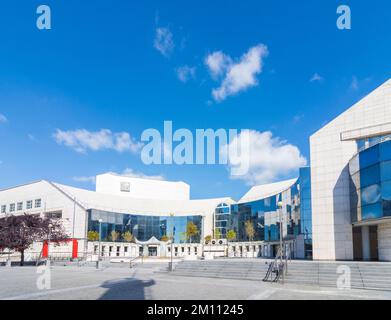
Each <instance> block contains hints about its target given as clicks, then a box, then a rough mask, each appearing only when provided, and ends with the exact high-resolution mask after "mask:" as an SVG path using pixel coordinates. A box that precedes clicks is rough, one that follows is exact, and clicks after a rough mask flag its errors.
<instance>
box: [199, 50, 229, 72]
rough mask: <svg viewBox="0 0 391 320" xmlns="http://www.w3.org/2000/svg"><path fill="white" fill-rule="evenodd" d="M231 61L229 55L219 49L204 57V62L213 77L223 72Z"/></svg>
mask: <svg viewBox="0 0 391 320" xmlns="http://www.w3.org/2000/svg"><path fill="white" fill-rule="evenodd" d="M231 63H232V59H231V57H229V56H228V55H226V54H224V53H223V52H221V51H216V52H213V53H211V54H209V55H208V56H207V57H206V58H205V64H206V66H207V67H208V69H209V72H210V73H211V75H212V77H213V78H215V79H216V78H217V77H219V76H221V75H222V74H224V73H225V71H226V70H227V68H228V66H229V65H230V64H231Z"/></svg>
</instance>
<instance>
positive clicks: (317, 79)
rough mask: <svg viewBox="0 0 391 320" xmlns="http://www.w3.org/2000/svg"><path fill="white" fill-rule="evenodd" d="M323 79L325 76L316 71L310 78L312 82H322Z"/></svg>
mask: <svg viewBox="0 0 391 320" xmlns="http://www.w3.org/2000/svg"><path fill="white" fill-rule="evenodd" d="M323 80H324V78H323V77H322V76H321V75H320V74H319V73H314V75H313V76H312V77H311V79H310V82H315V81H318V82H321V81H323Z"/></svg>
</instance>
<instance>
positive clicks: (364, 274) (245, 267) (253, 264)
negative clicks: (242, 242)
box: [170, 259, 391, 291]
mask: <svg viewBox="0 0 391 320" xmlns="http://www.w3.org/2000/svg"><path fill="white" fill-rule="evenodd" d="M267 262H270V260H265V259H215V260H197V261H183V262H181V263H178V264H177V265H176V267H175V269H174V271H173V272H172V273H170V274H171V275H180V276H188V277H208V278H225V279H239V280H251V281H262V279H263V278H264V276H265V274H266V272H267V269H268V265H267V264H266V263H267ZM338 270H339V271H340V272H341V271H343V272H344V274H345V272H346V271H347V270H348V271H349V272H350V275H351V277H350V284H351V287H352V288H356V289H373V290H386V291H391V263H387V262H350V261H349V262H346V261H341V262H323V261H322V262H318V261H298V260H293V261H290V262H289V264H288V272H287V275H286V276H285V279H284V283H286V284H299V285H312V286H320V287H334V288H337V280H338V278H339V277H340V276H341V275H342V274H341V273H337V271H338Z"/></svg>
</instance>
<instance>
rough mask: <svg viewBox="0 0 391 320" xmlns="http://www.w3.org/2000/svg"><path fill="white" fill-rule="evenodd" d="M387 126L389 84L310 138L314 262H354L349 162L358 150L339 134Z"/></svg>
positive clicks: (389, 119)
mask: <svg viewBox="0 0 391 320" xmlns="http://www.w3.org/2000/svg"><path fill="white" fill-rule="evenodd" d="M387 122H391V80H389V81H388V82H386V83H385V84H383V85H382V86H381V87H379V88H377V89H376V90H375V91H373V92H372V93H371V94H369V95H368V96H366V97H365V98H363V99H362V100H361V101H359V102H358V103H357V104H355V105H354V106H353V107H351V108H350V109H348V110H347V111H345V112H344V113H343V114H341V115H340V116H338V117H337V118H335V119H334V120H333V121H331V122H330V123H329V124H327V125H326V126H324V127H323V128H321V129H320V130H319V131H318V132H316V133H315V134H314V135H312V136H311V137H310V149H311V151H310V153H311V184H312V185H311V188H312V225H313V257H314V259H315V260H328V259H330V260H351V259H353V240H352V226H351V221H350V220H351V219H350V201H349V179H350V178H349V172H348V162H349V160H350V159H351V158H352V157H353V155H354V154H355V153H356V152H357V147H356V143H355V142H354V141H341V133H343V132H346V131H349V130H357V129H360V128H365V127H370V126H376V125H380V124H384V123H387ZM377 133H378V134H381V132H377Z"/></svg>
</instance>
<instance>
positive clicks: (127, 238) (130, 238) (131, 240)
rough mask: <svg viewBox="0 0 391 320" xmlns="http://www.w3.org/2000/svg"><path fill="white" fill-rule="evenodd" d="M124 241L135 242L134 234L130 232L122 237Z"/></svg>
mask: <svg viewBox="0 0 391 320" xmlns="http://www.w3.org/2000/svg"><path fill="white" fill-rule="evenodd" d="M122 239H124V241H125V242H133V240H134V237H133V235H132V233H131V232H130V231H129V230H128V231H126V232H125V233H124V234H123V235H122Z"/></svg>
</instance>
